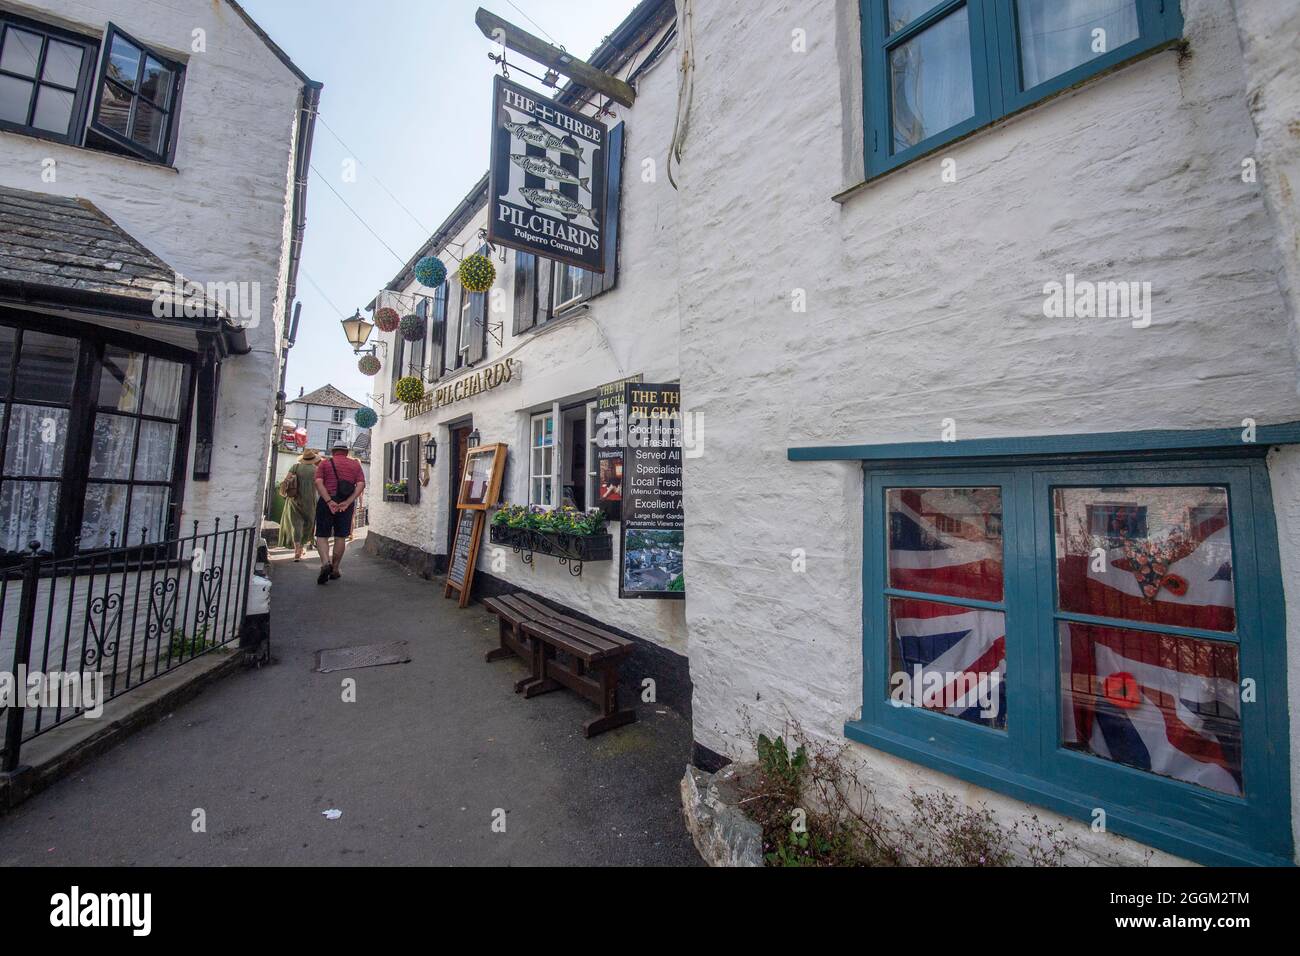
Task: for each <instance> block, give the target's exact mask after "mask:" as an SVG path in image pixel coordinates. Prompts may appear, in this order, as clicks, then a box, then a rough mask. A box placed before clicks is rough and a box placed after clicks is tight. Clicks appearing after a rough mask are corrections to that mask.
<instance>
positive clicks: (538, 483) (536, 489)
mask: <svg viewBox="0 0 1300 956" xmlns="http://www.w3.org/2000/svg"><path fill="white" fill-rule="evenodd" d="M532 485H533V487H532V489H531V491H530V494H529V498H528V500H529V501H531V502H532V503H533V504H535V505H540V504H541V503H542V479H540V478H534V479H533V482H532Z"/></svg>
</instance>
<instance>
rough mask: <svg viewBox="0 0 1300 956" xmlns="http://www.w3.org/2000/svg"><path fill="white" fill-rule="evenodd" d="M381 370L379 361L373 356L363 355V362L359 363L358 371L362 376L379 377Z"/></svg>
mask: <svg viewBox="0 0 1300 956" xmlns="http://www.w3.org/2000/svg"><path fill="white" fill-rule="evenodd" d="M379 369H380V365H379V359H378V358H376V357H375V356H373V355H363V356H361V361H359V362H357V371H359V372H360V373H361V374H362V375H378V374H379Z"/></svg>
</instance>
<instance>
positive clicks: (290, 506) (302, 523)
mask: <svg viewBox="0 0 1300 956" xmlns="http://www.w3.org/2000/svg"><path fill="white" fill-rule="evenodd" d="M288 473H289V474H291V475H297V476H298V497H297V498H290V499H288V500H287V501H286V502H285V503H284V512H283V513H282V514H281V516H280V539H279V542H280V546H281V547H284V548H294V547H298V546H304V545H308V544H310V543H311V540H312V538H313V537H314V532H315V525H316V465H315V464H308V463H307V462H305V461H297V462H294V463H293V465H292V466H290V468H289V472H288Z"/></svg>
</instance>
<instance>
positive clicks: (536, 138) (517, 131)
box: [501, 120, 582, 159]
mask: <svg viewBox="0 0 1300 956" xmlns="http://www.w3.org/2000/svg"><path fill="white" fill-rule="evenodd" d="M501 125H502V126H503V127H504V128H505V129H506V130H507V131H509V133H510V135H512V136H514V137H515V138H516V139H520V140H523V142H525V143H527V144H528V145H529V146H539V147H541V148H542V149H553V150H555V151H556V152H557V153H567V154H568V155H570V156H577V157H578V158H579V159H582V147H581V146H579V145H578V144H577V143H575V142H573V141H572V140H570V139H568V138H567V137H564V136H556V135H555V134H554V133H548V132H547V131H546V128H545V127H544V126H542V124H541V123H539V122H537V121H536V120H533V121H532V122H531V123H502V124H501Z"/></svg>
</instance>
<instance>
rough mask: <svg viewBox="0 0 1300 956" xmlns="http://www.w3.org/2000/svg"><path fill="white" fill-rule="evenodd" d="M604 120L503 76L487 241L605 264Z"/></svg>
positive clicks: (495, 101)
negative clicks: (587, 114)
mask: <svg viewBox="0 0 1300 956" xmlns="http://www.w3.org/2000/svg"><path fill="white" fill-rule="evenodd" d="M608 137H609V128H608V127H606V126H605V124H604V123H601V122H599V121H598V120H595V119H593V118H592V117H590V116H584V115H583V114H581V113H577V112H574V111H573V110H570V109H566V108H565V107H563V106H560V105H559V104H558V103H556V102H554V101H553V100H549V99H546V98H544V97H542V96H540V95H539V94H537V93H534V92H533V91H531V90H529V89H526V88H525V87H522V86H519V85H518V84H516V83H511V82H510V81H509V80H507V79H505V78H503V77H500V76H498V77H497V78H496V84H495V86H494V87H493V90H492V166H491V174H490V184H489V191H488V199H489V202H490V203H491V215H490V216H489V217H488V241H489V242H491V243H496V244H500V245H503V246H509V247H510V248H512V249H521V250H523V251H524V252H531V253H533V254H535V255H538V256H541V257H542V258H544V259H553V260H555V261H556V262H567V263H569V264H571V265H575V266H581V267H582V268H584V269H587V270H589V271H591V272H604V271H605V235H606V234H605V223H604V222H603V221H602V220H603V219H604V209H605V189H606V178H607V174H608V169H607V151H606V148H605V144H606V140H607V139H608Z"/></svg>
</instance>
